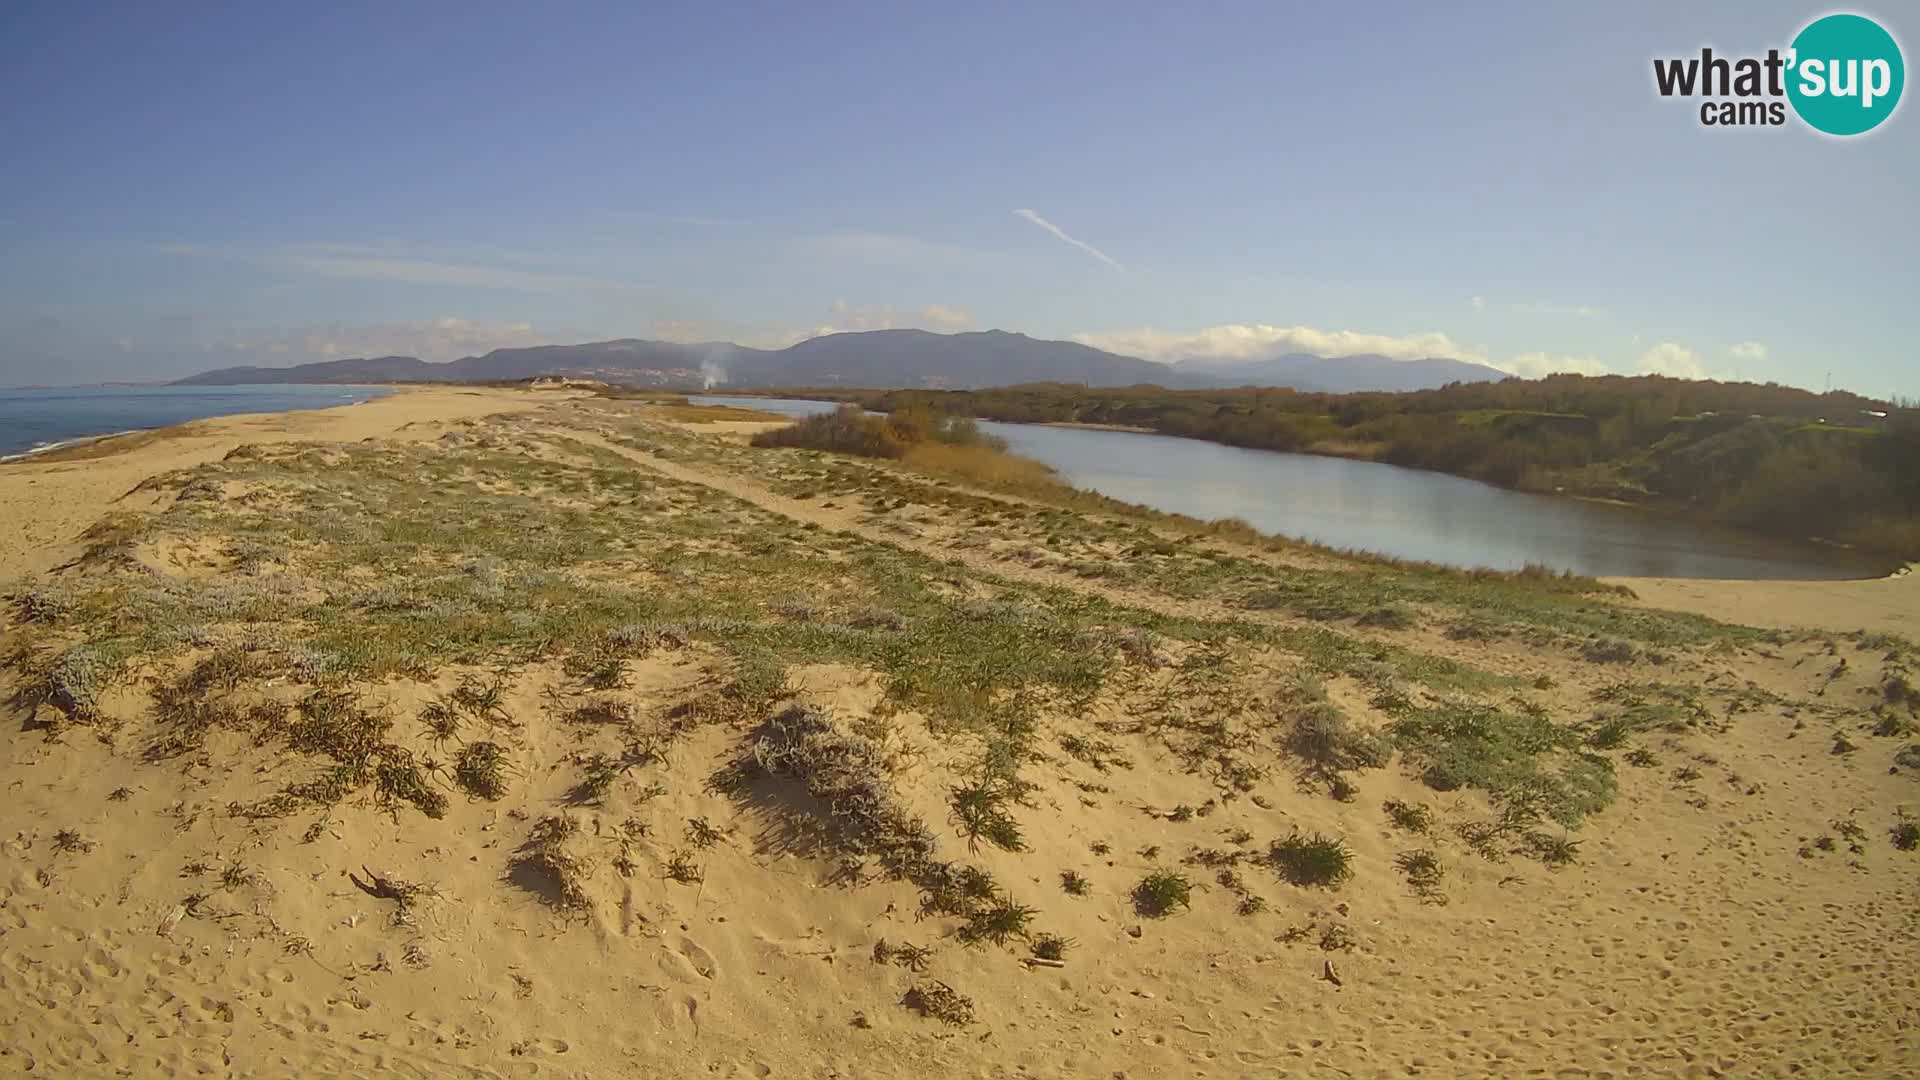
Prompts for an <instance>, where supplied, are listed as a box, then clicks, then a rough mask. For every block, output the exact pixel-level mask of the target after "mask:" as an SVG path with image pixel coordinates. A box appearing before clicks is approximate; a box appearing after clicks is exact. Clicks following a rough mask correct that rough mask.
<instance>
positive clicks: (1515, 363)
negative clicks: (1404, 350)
mask: <svg viewBox="0 0 1920 1080" xmlns="http://www.w3.org/2000/svg"><path fill="white" fill-rule="evenodd" d="M1463 359H1465V358H1463ZM1478 362H1479V363H1482V364H1487V365H1489V366H1492V367H1497V368H1499V369H1500V370H1501V371H1506V372H1511V373H1513V374H1515V375H1519V376H1521V377H1522V378H1528V379H1537V378H1540V377H1541V376H1542V375H1559V374H1566V375H1611V374H1613V369H1612V368H1610V367H1608V366H1607V365H1606V364H1604V363H1602V362H1601V361H1600V360H1599V359H1598V358H1596V357H1592V356H1555V355H1553V354H1551V353H1543V352H1530V353H1521V354H1520V355H1519V356H1514V357H1509V358H1507V359H1505V360H1484V359H1483V360H1480V361H1478Z"/></svg>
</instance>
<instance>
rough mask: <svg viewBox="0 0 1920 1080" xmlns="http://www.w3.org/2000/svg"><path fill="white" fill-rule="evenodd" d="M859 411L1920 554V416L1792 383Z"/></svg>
mask: <svg viewBox="0 0 1920 1080" xmlns="http://www.w3.org/2000/svg"><path fill="white" fill-rule="evenodd" d="M859 400H860V401H861V402H862V403H863V404H864V405H866V406H867V407H869V408H874V409H881V410H885V409H890V408H895V407H904V406H909V405H917V406H920V407H928V408H932V409H934V410H935V411H940V412H946V413H951V414H954V415H967V416H974V417H980V418H985V419H992V420H997V421H1001V422H1010V423H1027V424H1031V423H1050V422H1051V423H1057V422H1073V423H1080V424H1092V425H1104V424H1111V425H1117V426H1121V427H1126V428H1137V427H1145V428H1149V429H1151V430H1153V431H1154V432H1155V433H1157V434H1160V435H1164V436H1169V437H1176V438H1187V439H1198V440H1202V441H1206V442H1210V443H1214V444H1217V445H1221V446H1230V447H1245V448H1249V449H1257V450H1268V451H1278V452H1283V453H1298V454H1309V455H1315V456H1321V455H1328V456H1334V457H1339V458H1345V459H1352V458H1356V457H1357V458H1362V459H1370V460H1378V461H1381V462H1383V463H1387V464H1392V465H1397V466H1401V467H1405V468H1413V469H1420V470H1427V471H1432V472H1437V473H1441V474H1444V475H1449V476H1458V477H1464V478H1467V479H1471V480H1476V481H1479V482H1483V483H1488V484H1492V485H1495V486H1497V487H1500V488H1502V489H1506V490H1511V491H1516V492H1526V493H1538V494H1542V495H1550V496H1557V495H1564V494H1573V495H1588V496H1600V497H1603V498H1617V499H1622V500H1624V501H1628V502H1632V503H1634V504H1636V505H1641V506H1650V507H1656V508H1658V509H1660V510H1661V511H1663V512H1677V513H1681V514H1685V515H1687V516H1688V517H1690V518H1693V519H1695V520H1702V521H1707V522H1712V523H1715V524H1716V525H1718V526H1719V527H1722V528H1731V529H1739V530H1742V531H1748V532H1751V533H1754V534H1756V535H1767V536H1770V537H1777V538H1785V539H1789V540H1792V539H1795V538H1805V537H1806V536H1807V533H1806V507H1807V506H1808V505H1810V504H1812V503H1814V502H1816V501H1817V502H1818V503H1819V505H1820V506H1821V510H1822V513H1821V519H1822V520H1821V529H1820V537H1821V538H1822V540H1823V542H1832V543H1835V544H1838V545H1843V546H1846V547H1849V548H1851V549H1854V550H1857V551H1859V552H1861V553H1864V554H1867V555H1870V556H1872V557H1874V558H1879V559H1882V560H1884V563H1885V564H1895V563H1897V562H1899V561H1903V560H1907V559H1913V558H1915V557H1920V488H1916V487H1915V486H1914V484H1915V482H1916V481H1915V479H1914V475H1913V473H1912V471H1911V470H1910V469H1907V468H1906V467H1905V466H1904V464H1903V463H1904V462H1907V461H1911V460H1914V459H1915V458H1916V457H1920V410H1899V409H1894V410H1893V411H1892V412H1891V413H1889V412H1887V411H1884V410H1882V411H1876V412H1874V413H1873V414H1872V415H1874V416H1876V417H1878V419H1877V420H1876V421H1875V422H1874V424H1872V425H1869V426H1867V427H1853V426H1845V425H1840V424H1837V423H1836V424H1831V425H1830V424H1828V423H1827V419H1826V415H1827V413H1829V412H1831V411H1832V408H1831V405H1832V403H1831V402H1828V401H1825V400H1823V399H1822V398H1820V397H1819V396H1817V395H1813V394H1810V393H1807V392H1804V391H1800V390H1795V389H1792V388H1788V387H1779V386H1766V387H1761V386H1752V385H1747V384H1723V383H1704V382H1692V383H1689V382H1682V381H1677V380H1672V379H1662V378H1657V377H1637V378H1614V379H1580V378H1577V377H1555V378H1549V379H1546V380H1541V381H1537V382H1526V381H1521V380H1509V381H1506V382H1502V383H1498V384H1454V385H1450V386H1447V387H1444V388H1440V389H1436V390H1427V391H1418V392H1413V393H1400V394H1347V395H1343V394H1320V393H1303V392H1295V391H1292V390H1286V389H1246V388H1243V389H1235V390H1218V391H1203V390H1188V391H1174V390H1164V389H1161V388H1159V387H1127V388H1104V389H1103V388H1092V387H1067V386H1047V385H1040V386H1024V387H1003V388H997V389H985V390H953V391H928V390H895V391H887V392H874V393H869V394H866V395H864V396H861V397H860V398H859ZM1861 400H1864V399H1861Z"/></svg>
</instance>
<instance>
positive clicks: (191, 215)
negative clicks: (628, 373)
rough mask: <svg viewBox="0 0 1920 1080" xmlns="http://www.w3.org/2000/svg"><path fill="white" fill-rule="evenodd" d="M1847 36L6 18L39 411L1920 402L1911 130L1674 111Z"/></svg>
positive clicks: (543, 19) (1238, 22)
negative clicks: (510, 350)
mask: <svg viewBox="0 0 1920 1080" xmlns="http://www.w3.org/2000/svg"><path fill="white" fill-rule="evenodd" d="M1825 10H1827V9H1825V8H1820V7H1814V6H1809V5H1804V4H1773V3H1748V4H1740V5H1723V6H1721V7H1720V9H1719V10H1715V9H1712V8H1709V7H1707V6H1705V5H1672V4H1645V5H1611V4H1609V5H1582V6H1578V7H1576V6H1574V5H1546V4H1520V3H1513V4H1482V5H1471V6H1464V7H1460V8H1456V7H1455V6H1452V5H1432V4H1407V5H1367V6H1362V5H1346V6H1341V7H1339V8H1338V9H1332V8H1331V6H1328V5H1312V6H1309V5H1297V6H1294V5H1280V4H1244V5H1242V4H1227V3H1213V4H1203V5H1172V4H1164V3H1153V4H1137V5H1136V4H1118V3H1103V4H1086V5H1064V4H1030V5H1018V6H1015V5H1007V6H992V5H978V4H975V5H964V6H963V5H922V4H897V3H895V4H872V5H838V4H837V5H793V4H781V5H774V4H768V5H755V6H746V5H719V4H714V5H671V6H665V5H662V6H653V5H639V4H631V5H614V4H593V5H570V4H553V5H544V6H541V7H539V8H535V7H533V6H530V5H524V4H501V5H486V4H477V3H462V4H445V5H437V4H405V5H391V4H382V5H365V6H361V5H354V4H347V3H329V4H315V5H302V6H299V7H294V6H291V5H280V4H247V5H239V4H235V5H211V4H191V5H154V4H139V5H126V6H113V5H103V4H86V3H74V4H58V5H56V4H35V3H18V4H10V5H7V6H6V7H5V8H4V10H0V145H4V146H5V147H6V149H7V154H6V157H5V167H4V168H3V169H0V384H7V383H24V382H73V381H85V380H91V379H104V378H163V377H171V376H176V375H180V374H184V373H187V372H191V371H195V370H200V369H204V368H208V367H214V366H223V365H226V364H232V363H268V364H280V363H293V362H298V361H303V360H310V359H319V358H324V357H328V356H349V355H365V354H369V353H376V354H377V353H386V352H404V353H411V354H415V355H423V356H426V357H428V358H431V359H448V358H451V357H454V356H459V355H464V354H466V353H470V352H480V351H485V350H486V349H488V348H492V347H496V346H501V345H513V344H529V343H535V342H544V341H574V340H591V339H599V338H607V337H621V336H637V337H659V338H672V339H680V340H704V339H721V338H725V339H733V340H741V341H746V342H749V343H756V344H778V343H783V342H786V341H791V340H795V339H796V338H798V337H800V336H804V335H806V334H810V333H815V332H819V331H821V330H825V329H862V328H871V327H878V326H924V327H928V328H930V329H942V330H951V329H968V328H974V329H977V328H987V327H1000V328H1006V329H1013V330H1020V331H1024V332H1027V333H1031V334H1034V335H1036V336H1047V337H1079V338H1081V339H1082V340H1087V341H1090V342H1093V343H1096V344H1102V345H1105V346H1108V347H1112V348H1116V349H1117V350H1119V351H1123V352H1130V353H1133V354H1135V355H1147V356H1149V357H1152V358H1157V359H1165V358H1172V357H1175V356H1179V355H1185V354H1192V353H1195V352H1207V353H1214V354H1224V355H1233V356H1251V355H1257V354H1260V353H1262V352H1278V351H1286V350H1287V349H1290V348H1297V349H1303V350H1306V351H1320V352H1352V351H1382V352H1388V353H1389V354H1392V355H1403V356H1414V355H1458V356H1465V357H1467V358H1470V359H1484V360H1487V361H1490V362H1493V363H1496V364H1498V365H1501V366H1504V367H1507V368H1509V369H1510V370H1516V371H1521V372H1525V373H1537V372H1539V371H1544V370H1551V369H1555V368H1560V369H1569V370H1590V371H1597V370H1614V371H1623V372H1631V371H1638V370H1663V371H1670V372H1674V373H1703V374H1712V375H1734V374H1737V375H1740V376H1743V377H1747V378H1758V379H1775V380H1779V381H1783V382H1791V383H1797V384H1801V385H1809V386H1814V387H1816V388H1817V387H1819V386H1822V385H1824V382H1825V379H1826V377H1827V373H1828V372H1829V371H1831V372H1832V377H1833V381H1834V383H1835V385H1841V386H1846V387H1848V388H1852V389H1858V390H1861V391H1865V392H1870V393H1876V394H1886V393H1894V392H1897V393H1903V394H1909V395H1915V394H1920V372H1916V367H1915V364H1914V356H1915V352H1914V350H1913V348H1912V347H1911V345H1910V342H1911V340H1912V335H1911V331H1910V330H1909V329H1908V328H1907V327H1906V326H1905V325H1904V319H1903V318H1897V317H1896V315H1895V312H1896V309H1910V308H1911V306H1912V299H1913V297H1914V296H1916V295H1920V280H1917V278H1920V275H1917V274H1916V271H1915V268H1914V253H1915V250H1916V241H1917V240H1920V215H1917V214H1916V205H1920V203H1917V201H1916V199H1915V197H1914V194H1913V192H1914V190H1915V184H1916V181H1915V177H1916V176H1920V118H1916V117H1915V116H1914V115H1913V106H1912V105H1911V104H1905V105H1903V106H1902V108H1901V111H1900V113H1899V114H1897V115H1896V116H1894V118H1893V119H1892V120H1891V121H1889V122H1888V123H1887V124H1886V125H1884V126H1883V127H1882V128H1881V129H1880V130H1879V131H1876V132H1875V133H1873V134H1871V135H1869V136H1867V137H1864V138H1860V139H1854V140H1849V141H1839V140H1832V139H1827V138H1823V137H1820V136H1818V135H1816V134H1814V133H1812V132H1811V131H1809V130H1807V129H1806V128H1804V127H1801V126H1799V125H1797V124H1789V125H1788V126H1787V127H1784V128H1750V129H1733V130H1712V129H1707V128H1703V127H1702V126H1701V125H1700V124H1699V121H1698V118H1697V108H1696V105H1694V104H1689V103H1687V102H1681V101H1670V100H1661V99H1659V98H1658V97H1656V96H1655V94H1654V93H1653V90H1652V78H1651V68H1650V61H1651V59H1652V58H1653V57H1654V56H1656V55H1658V56H1680V55H1687V54H1689V53H1697V51H1698V49H1699V48H1700V46H1701V45H1703V44H1711V45H1713V46H1714V47H1715V48H1716V49H1718V50H1722V51H1726V52H1730V53H1740V54H1745V53H1750V52H1754V53H1757V52H1763V51H1764V50H1765V49H1766V48H1767V47H1769V46H1784V45H1785V44H1786V42H1787V41H1788V40H1789V39H1790V38H1791V36H1792V34H1793V33H1794V32H1795V31H1796V30H1797V29H1798V28H1799V27H1800V26H1801V25H1803V24H1804V23H1805V22H1807V21H1808V20H1809V19H1810V18H1811V17H1813V16H1815V15H1817V14H1820V13H1822V12H1824V11H1825ZM1857 10H1860V11H1863V12H1864V13H1866V14H1869V15H1873V16H1875V17H1877V18H1879V19H1880V20H1881V22H1882V23H1883V24H1884V25H1887V26H1888V27H1889V28H1890V29H1892V30H1893V32H1894V33H1895V34H1896V36H1898V37H1900V38H1901V39H1902V40H1903V41H1905V42H1911V41H1913V40H1920V39H1917V38H1916V37H1915V36H1914V33H1915V27H1913V26H1908V25H1903V23H1911V22H1912V21H1913V20H1912V18H1911V16H1910V14H1909V13H1908V11H1907V10H1903V9H1899V8H1894V7H1892V6H1884V7H1882V8H1877V9H1876V8H1861V9H1857ZM1908 53H1909V56H1910V57H1911V53H1912V48H1911V46H1909V47H1908ZM1020 210H1026V211H1031V214H1030V215H1021V214H1018V213H1016V211H1020ZM1047 225H1051V226H1053V228H1052V229H1050V228H1048V227H1046V226H1047ZM1056 229H1057V230H1058V231H1057V232H1056V231H1055V230H1056Z"/></svg>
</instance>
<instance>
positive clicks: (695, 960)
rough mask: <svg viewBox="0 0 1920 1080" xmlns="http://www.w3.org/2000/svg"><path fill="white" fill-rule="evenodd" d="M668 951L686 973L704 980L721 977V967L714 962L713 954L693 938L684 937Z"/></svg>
mask: <svg viewBox="0 0 1920 1080" xmlns="http://www.w3.org/2000/svg"><path fill="white" fill-rule="evenodd" d="M667 951H668V952H670V953H672V954H673V955H674V957H675V958H677V959H678V960H679V962H680V966H682V967H684V968H685V970H686V971H688V972H691V973H692V974H694V975H698V976H699V977H700V978H702V979H715V978H718V977H719V976H720V965H719V964H718V963H717V962H716V961H715V960H714V958H713V954H712V953H710V952H708V951H707V950H706V949H704V948H702V947H701V946H700V944H699V943H698V942H696V941H694V940H693V939H692V938H688V937H682V938H680V939H678V940H676V941H675V942H674V943H673V945H672V946H671V947H669V948H668V950H667Z"/></svg>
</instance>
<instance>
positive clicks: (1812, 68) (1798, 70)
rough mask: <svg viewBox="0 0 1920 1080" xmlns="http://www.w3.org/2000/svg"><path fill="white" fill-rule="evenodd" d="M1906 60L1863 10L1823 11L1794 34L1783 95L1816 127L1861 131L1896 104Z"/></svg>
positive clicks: (1837, 131)
mask: <svg viewBox="0 0 1920 1080" xmlns="http://www.w3.org/2000/svg"><path fill="white" fill-rule="evenodd" d="M1906 83H1907V66H1906V64H1904V63H1902V62H1901V59H1900V44H1899V43H1898V42H1896V41H1894V40H1893V35H1892V34H1889V33H1887V31H1886V30H1885V29H1884V28H1883V27H1881V25H1880V24H1879V23H1877V22H1874V21H1873V20H1872V19H1869V18H1867V17H1866V16H1864V15H1844V14H1843V15H1827V16H1824V17H1822V18H1818V19H1815V20H1814V21H1812V22H1810V23H1808V24H1807V26H1806V29H1804V30H1802V31H1800V33H1799V36H1797V37H1795V38H1794V39H1793V49H1792V52H1791V53H1790V54H1789V59H1788V61H1787V100H1789V101H1791V102H1792V103H1793V111H1794V112H1796V113H1799V114H1800V119H1802V120H1805V121H1806V122H1807V123H1808V124H1809V125H1811V126H1812V127H1813V128H1814V129H1815V130H1818V131H1824V132H1826V133H1827V134H1829V135H1860V134H1863V133H1865V132H1868V131H1872V130H1873V129H1874V128H1876V127H1878V126H1879V125H1880V123H1881V122H1882V121H1884V120H1885V119H1886V118H1887V117H1889V116H1892V115H1893V110H1894V107H1895V106H1897V105H1899V104H1900V91H1901V89H1902V88H1903V87H1904V86H1906Z"/></svg>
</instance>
